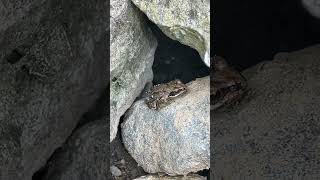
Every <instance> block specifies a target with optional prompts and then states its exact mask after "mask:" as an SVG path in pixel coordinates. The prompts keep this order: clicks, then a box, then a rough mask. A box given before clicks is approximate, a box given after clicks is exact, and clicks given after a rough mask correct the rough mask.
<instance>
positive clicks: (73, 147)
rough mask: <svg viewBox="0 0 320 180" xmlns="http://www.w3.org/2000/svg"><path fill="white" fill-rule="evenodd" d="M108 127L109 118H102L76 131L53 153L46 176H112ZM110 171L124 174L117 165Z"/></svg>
mask: <svg viewBox="0 0 320 180" xmlns="http://www.w3.org/2000/svg"><path fill="white" fill-rule="evenodd" d="M108 128H109V127H107V123H106V122H105V120H98V121H93V122H91V123H89V124H86V125H85V126H83V127H82V128H80V129H78V130H76V131H75V132H74V133H73V135H72V136H71V137H70V138H69V139H68V141H67V142H66V144H64V145H63V146H62V148H61V149H60V150H59V151H58V152H57V153H55V154H54V155H53V156H52V158H51V160H50V161H49V163H48V170H47V173H46V174H45V176H44V177H43V178H42V179H43V180H79V179H86V180H106V179H108V178H107V172H108V168H109V166H108V164H109V162H108V156H109V155H108V150H107V149H108V146H109V142H108V141H106V139H107V138H108V136H109V135H108V134H106V132H107V130H108ZM110 170H111V172H112V173H114V174H117V175H119V173H120V175H121V171H120V170H119V169H118V168H116V167H115V166H114V167H113V168H112V167H111V168H110ZM119 171H120V172H119Z"/></svg>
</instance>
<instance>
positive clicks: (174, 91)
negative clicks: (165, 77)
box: [168, 79, 187, 98]
mask: <svg viewBox="0 0 320 180" xmlns="http://www.w3.org/2000/svg"><path fill="white" fill-rule="evenodd" d="M186 92H187V86H186V85H185V84H183V83H182V82H181V81H180V80H179V79H176V80H174V81H172V88H171V91H170V92H169V94H168V96H169V97H170V98H175V97H178V96H180V95H182V94H184V93H186Z"/></svg>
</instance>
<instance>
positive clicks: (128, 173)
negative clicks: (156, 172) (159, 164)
mask: <svg viewBox="0 0 320 180" xmlns="http://www.w3.org/2000/svg"><path fill="white" fill-rule="evenodd" d="M120 135H121V134H120V131H118V134H117V136H116V138H115V139H114V140H113V141H112V142H111V143H110V166H111V167H112V166H115V167H117V168H118V169H119V170H120V171H121V175H120V176H115V175H114V174H112V175H113V176H112V177H111V178H109V179H110V180H127V179H134V178H137V177H140V176H143V175H146V174H147V173H146V172H144V171H143V169H142V168H141V167H140V166H138V164H137V162H136V161H135V160H134V159H133V158H132V157H131V156H130V154H129V153H128V151H127V150H126V149H125V147H124V146H123V143H122V140H121V137H120Z"/></svg>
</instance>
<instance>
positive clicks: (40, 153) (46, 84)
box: [0, 0, 108, 180]
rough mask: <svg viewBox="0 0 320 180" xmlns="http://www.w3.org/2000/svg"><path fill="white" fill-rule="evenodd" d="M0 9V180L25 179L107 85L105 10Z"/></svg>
mask: <svg viewBox="0 0 320 180" xmlns="http://www.w3.org/2000/svg"><path fill="white" fill-rule="evenodd" d="M71 7H72V9H70V8H71ZM0 9H2V10H3V9H5V10H4V11H2V10H0V11H1V14H2V13H4V14H5V15H4V16H1V18H0V21H1V23H0V24H1V27H0V64H1V65H0V179H1V180H12V179H15V180H20V179H23V180H30V179H32V175H33V173H35V172H36V171H37V170H39V169H40V168H41V167H42V166H44V164H45V163H46V161H47V160H48V158H49V157H50V156H51V154H52V153H53V152H54V151H55V149H56V148H58V147H59V146H61V145H62V143H63V142H64V141H65V140H66V138H67V137H68V136H69V135H70V134H71V132H72V130H73V129H74V128H75V126H76V124H77V122H78V121H79V119H80V117H81V115H82V114H83V113H85V112H86V111H87V110H88V109H89V107H90V106H92V104H93V103H94V102H95V101H96V99H97V98H98V97H99V96H100V94H101V93H102V91H103V89H104V88H105V87H106V81H105V79H106V77H107V70H106V67H107V61H106V58H107V55H106V53H105V52H106V49H107V48H108V47H107V46H106V40H107V37H106V34H107V32H106V29H107V28H106V16H105V15H104V14H105V13H104V12H105V9H106V7H105V5H104V4H103V3H101V4H99V5H96V4H95V3H92V2H89V1H84V0H80V1H74V2H73V1H63V2H62V1H58V2H55V3H53V2H52V1H35V0H34V1H31V0H29V1H22V2H20V1H10V2H8V1H2V2H1V3H0ZM80 14H81V18H79V16H80ZM3 17H5V18H3ZM7 18H8V19H7Z"/></svg>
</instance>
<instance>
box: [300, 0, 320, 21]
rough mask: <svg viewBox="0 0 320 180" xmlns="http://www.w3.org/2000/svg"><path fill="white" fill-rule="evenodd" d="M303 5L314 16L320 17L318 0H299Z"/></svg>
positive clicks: (319, 2)
mask: <svg viewBox="0 0 320 180" xmlns="http://www.w3.org/2000/svg"><path fill="white" fill-rule="evenodd" d="M301 2H302V5H303V7H304V8H305V9H306V10H307V11H308V12H309V13H310V14H311V15H312V16H314V17H316V18H320V0H301Z"/></svg>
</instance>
